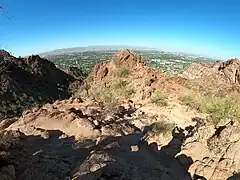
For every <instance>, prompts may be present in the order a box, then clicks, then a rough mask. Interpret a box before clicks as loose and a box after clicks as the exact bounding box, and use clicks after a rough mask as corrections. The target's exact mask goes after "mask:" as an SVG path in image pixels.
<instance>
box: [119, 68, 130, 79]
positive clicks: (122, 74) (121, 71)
mask: <svg viewBox="0 0 240 180" xmlns="http://www.w3.org/2000/svg"><path fill="white" fill-rule="evenodd" d="M128 75H129V70H128V69H126V68H121V69H119V70H118V71H117V76H118V77H120V78H124V77H127V76H128Z"/></svg>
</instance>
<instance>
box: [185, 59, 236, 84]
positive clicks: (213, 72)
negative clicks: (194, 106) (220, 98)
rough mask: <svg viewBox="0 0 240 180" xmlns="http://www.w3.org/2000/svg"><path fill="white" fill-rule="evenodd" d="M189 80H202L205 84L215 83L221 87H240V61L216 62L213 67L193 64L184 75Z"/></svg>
mask: <svg viewBox="0 0 240 180" xmlns="http://www.w3.org/2000/svg"><path fill="white" fill-rule="evenodd" d="M182 77H185V78H188V79H194V80H196V79H200V80H201V79H202V80H205V81H204V82H207V81H210V80H211V81H210V83H211V82H212V81H214V84H216V86H215V87H217V85H219V86H230V85H237V86H239V85H240V61H239V59H230V60H228V61H226V62H220V61H216V62H215V63H214V64H212V65H207V64H199V63H193V64H191V66H190V67H189V68H188V69H187V70H186V71H185V72H183V74H182Z"/></svg>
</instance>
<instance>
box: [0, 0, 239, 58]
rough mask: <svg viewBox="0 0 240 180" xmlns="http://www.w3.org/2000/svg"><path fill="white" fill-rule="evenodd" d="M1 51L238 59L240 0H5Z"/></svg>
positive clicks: (1, 23) (2, 17)
mask: <svg viewBox="0 0 240 180" xmlns="http://www.w3.org/2000/svg"><path fill="white" fill-rule="evenodd" d="M0 3H1V4H2V6H3V7H4V8H5V13H6V14H7V15H8V16H9V17H12V19H11V20H9V19H8V18H7V17H6V16H5V15H4V14H3V13H1V14H0V48H6V49H7V50H9V51H11V52H12V53H13V54H14V55H29V54H32V53H33V54H35V53H40V52H45V51H49V50H54V49H58V48H66V47H76V46H89V45H135V46H147V47H154V48H160V49H162V50H167V51H181V52H189V53H195V54H200V55H207V56H210V57H215V58H222V59H227V58H230V57H239V56H240V10H239V7H240V1H238V0H68V1H65V0H1V1H0Z"/></svg>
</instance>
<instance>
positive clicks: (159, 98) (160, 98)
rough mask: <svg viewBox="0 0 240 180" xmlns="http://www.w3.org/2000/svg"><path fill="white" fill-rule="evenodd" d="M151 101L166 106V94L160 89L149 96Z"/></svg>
mask: <svg viewBox="0 0 240 180" xmlns="http://www.w3.org/2000/svg"><path fill="white" fill-rule="evenodd" d="M151 103H153V104H156V105H158V106H167V96H166V95H165V94H163V93H162V92H160V91H157V92H155V93H154V94H152V96H151Z"/></svg>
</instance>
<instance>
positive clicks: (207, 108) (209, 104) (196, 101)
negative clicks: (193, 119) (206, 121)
mask: <svg viewBox="0 0 240 180" xmlns="http://www.w3.org/2000/svg"><path fill="white" fill-rule="evenodd" d="M179 100H180V101H181V102H182V104H184V105H187V106H189V107H191V108H194V109H197V110H198V111H199V112H202V113H207V114H209V115H210V116H209V117H210V120H211V121H212V123H214V124H218V123H219V122H220V121H221V120H227V119H230V120H238V121H239V120H240V97H239V96H238V95H237V94H235V93H230V94H228V95H225V96H217V95H213V94H211V93H208V94H206V95H202V96H196V95H187V96H182V97H180V98H179Z"/></svg>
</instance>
